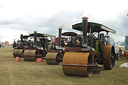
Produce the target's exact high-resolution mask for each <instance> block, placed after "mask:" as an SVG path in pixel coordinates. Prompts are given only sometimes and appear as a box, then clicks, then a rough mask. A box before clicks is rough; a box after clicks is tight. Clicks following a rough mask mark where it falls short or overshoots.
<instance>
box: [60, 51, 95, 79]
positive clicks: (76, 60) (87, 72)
mask: <svg viewBox="0 0 128 85" xmlns="http://www.w3.org/2000/svg"><path fill="white" fill-rule="evenodd" d="M90 61H91V59H90V53H89V52H66V53H65V55H64V57H63V64H62V68H63V72H64V74H65V75H67V76H86V77H90V76H91V75H92V74H93V67H94V66H93V64H92V63H90Z"/></svg>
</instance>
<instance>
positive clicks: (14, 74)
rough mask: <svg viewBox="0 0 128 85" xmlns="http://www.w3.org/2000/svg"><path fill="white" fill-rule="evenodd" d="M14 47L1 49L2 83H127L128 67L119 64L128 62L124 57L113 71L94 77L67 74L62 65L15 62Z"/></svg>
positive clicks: (37, 84) (0, 67)
mask: <svg viewBox="0 0 128 85" xmlns="http://www.w3.org/2000/svg"><path fill="white" fill-rule="evenodd" d="M12 52H13V48H12V47H5V48H1V49H0V85H127V84H128V81H127V80H128V75H127V73H128V69H126V68H119V65H120V64H122V63H125V62H128V59H126V58H123V59H119V60H118V61H116V66H115V68H114V69H113V70H111V71H106V70H103V71H102V72H101V73H100V74H93V75H92V77H76V76H65V75H64V74H63V71H62V66H61V65H47V64H46V62H45V60H44V61H43V63H36V62H25V61H24V60H23V59H21V61H20V62H15V59H14V57H13V55H12Z"/></svg>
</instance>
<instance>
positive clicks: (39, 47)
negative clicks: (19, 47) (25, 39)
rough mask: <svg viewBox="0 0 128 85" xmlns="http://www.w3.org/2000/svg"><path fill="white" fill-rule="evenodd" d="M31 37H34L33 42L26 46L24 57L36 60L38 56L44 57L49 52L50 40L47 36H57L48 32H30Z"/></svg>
mask: <svg viewBox="0 0 128 85" xmlns="http://www.w3.org/2000/svg"><path fill="white" fill-rule="evenodd" d="M29 36H30V37H34V41H33V43H30V44H29V45H28V47H26V48H24V52H23V58H24V60H25V61H36V58H43V57H45V56H46V54H47V52H48V45H49V40H48V38H47V37H55V36H52V35H48V34H42V33H37V31H34V33H31V34H29Z"/></svg>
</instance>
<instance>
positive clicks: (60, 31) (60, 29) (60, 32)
mask: <svg viewBox="0 0 128 85" xmlns="http://www.w3.org/2000/svg"><path fill="white" fill-rule="evenodd" d="M61 34H62V28H59V46H61Z"/></svg>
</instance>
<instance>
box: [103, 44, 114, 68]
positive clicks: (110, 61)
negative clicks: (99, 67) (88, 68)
mask: <svg viewBox="0 0 128 85" xmlns="http://www.w3.org/2000/svg"><path fill="white" fill-rule="evenodd" d="M103 65H104V69H105V70H112V69H113V68H114V66H115V49H114V47H113V46H112V45H106V46H105V47H104V51H103Z"/></svg>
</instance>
